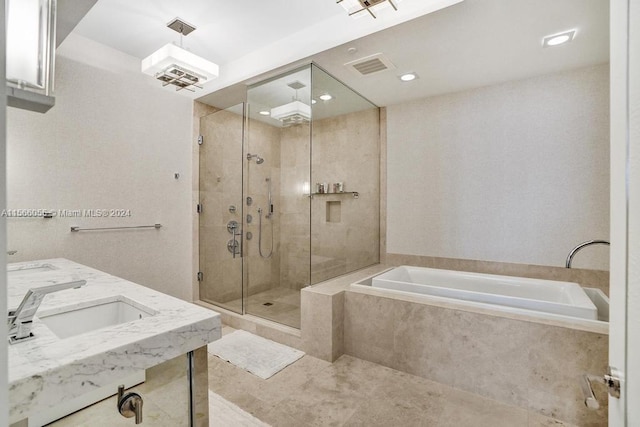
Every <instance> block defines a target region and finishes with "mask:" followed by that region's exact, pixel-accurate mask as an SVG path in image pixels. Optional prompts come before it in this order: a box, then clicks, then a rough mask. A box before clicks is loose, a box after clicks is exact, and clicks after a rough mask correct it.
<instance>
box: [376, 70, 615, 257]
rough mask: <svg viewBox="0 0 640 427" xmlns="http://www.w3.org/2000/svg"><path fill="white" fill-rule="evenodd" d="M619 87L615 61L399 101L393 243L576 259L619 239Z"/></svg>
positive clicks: (391, 191) (392, 176)
mask: <svg viewBox="0 0 640 427" xmlns="http://www.w3.org/2000/svg"><path fill="white" fill-rule="evenodd" d="M608 96H609V78H608V65H607V64H603V65H599V66H594V67H588V68H583V69H578V70H574V71H568V72H563V73H558V74H552V75H546V76H540V77H536V78H531V79H526V80H521V81H514V82H508V83H504V84H499V85H495V86H489V87H484V88H479V89H474V90H470V91H465V92H460V93H454V94H448V95H443V96H437V97H431V98H426V99H422V100H419V101H415V102H410V103H404V104H399V105H392V106H389V107H388V108H387V125H388V148H387V150H388V180H387V186H388V187H387V192H388V209H387V214H388V222H387V229H388V231H387V239H388V243H387V252H389V253H401V254H412V255H425V256H437V257H448V258H463V259H475V260H488V261H502V262H514V263H524V264H539V265H554V266H564V260H565V257H566V256H567V253H568V252H569V250H570V249H571V248H572V247H573V246H574V245H576V244H577V243H579V242H581V241H584V240H588V239H594V238H604V239H607V238H608V237H609V211H608V209H609V100H608ZM574 266H576V267H586V268H595V269H606V268H608V248H607V247H604V246H602V247H593V248H588V249H585V250H583V251H582V253H581V254H580V255H578V256H576V258H575V262H574Z"/></svg>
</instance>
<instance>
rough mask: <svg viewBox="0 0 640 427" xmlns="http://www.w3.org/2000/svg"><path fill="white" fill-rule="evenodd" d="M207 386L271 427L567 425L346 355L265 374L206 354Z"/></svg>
mask: <svg viewBox="0 0 640 427" xmlns="http://www.w3.org/2000/svg"><path fill="white" fill-rule="evenodd" d="M232 330H233V329H231V328H228V327H225V328H224V331H223V332H224V333H228V332H229V331H232ZM209 388H210V389H211V390H212V391H213V392H215V393H217V394H219V395H220V396H222V397H223V398H224V399H227V400H229V401H230V402H232V403H234V404H236V405H238V406H239V407H240V408H242V409H244V410H245V411H247V412H249V413H251V414H252V415H254V416H255V417H257V418H258V419H260V420H262V421H264V422H266V423H268V424H270V425H272V426H292V427H293V426H295V427H300V426H368V427H373V426H402V427H408V426H455V427H465V426H473V427H483V426H487V427H500V426H505V427H518V426H524V427H534V426H535V427H543V426H544V427H547V426H558V427H559V426H569V424H562V423H560V422H558V421H555V420H553V419H551V418H547V417H544V416H541V415H538V414H534V413H529V412H528V411H526V410H524V409H521V408H517V407H513V406H508V405H504V404H501V403H499V402H496V401H493V400H490V399H485V398H482V397H480V396H477V395H474V394H471V393H467V392H464V391H461V390H457V389H454V388H451V387H448V386H445V385H442V384H438V383H435V382H432V381H428V380H426V379H424V378H420V377H416V376H413V375H409V374H405V373H403V372H399V371H395V370H393V369H389V368H386V367H384V366H381V365H377V364H375V363H371V362H367V361H364V360H361V359H357V358H354V357H351V356H347V355H344V356H342V357H341V358H339V359H338V360H337V361H336V362H334V363H333V364H332V363H329V362H325V361H323V360H320V359H316V358H314V357H311V356H308V355H306V356H304V357H303V358H302V359H300V360H298V361H297V362H296V363H294V364H293V365H291V366H288V367H287V368H285V369H284V370H282V371H280V372H279V373H277V374H276V375H274V376H273V377H271V378H269V379H268V380H262V379H260V378H258V377H256V376H254V375H252V374H250V373H248V372H246V371H244V370H242V369H239V368H236V367H235V366H233V365H231V364H229V363H227V362H224V361H222V360H220V359H218V358H217V357H215V356H212V355H210V356H209ZM212 417H214V418H213V419H215V415H214V414H212ZM214 422H215V421H214ZM212 425H214V424H212Z"/></svg>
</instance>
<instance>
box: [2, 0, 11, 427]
mask: <svg viewBox="0 0 640 427" xmlns="http://www.w3.org/2000/svg"><path fill="white" fill-rule="evenodd" d="M5 6H6V4H5V1H4V0H2V1H0V82H4V81H5V69H6V68H5V60H6V57H5V46H6V43H5V16H4V14H5V10H6V8H5ZM6 100H7V98H6V87H5V85H2V87H0V209H4V208H5V206H6V204H5V201H6V197H5V196H6V185H5V176H6V174H5V170H6V159H5V153H6V150H5V147H6V136H7V132H6V110H7V103H6ZM5 225H6V222H5V219H4V218H0V247H4V245H5V242H6V228H5ZM5 265H6V263H5V252H4V251H3V252H2V254H0V307H1V308H2V310H4V311H5V312H6V311H7V275H6V267H5ZM7 335H8V331H7V328H2V333H0V426H4V425H7V424H8V422H9V387H8V378H7V374H8V373H7V370H8V368H9V363H8V353H7V351H8V350H7Z"/></svg>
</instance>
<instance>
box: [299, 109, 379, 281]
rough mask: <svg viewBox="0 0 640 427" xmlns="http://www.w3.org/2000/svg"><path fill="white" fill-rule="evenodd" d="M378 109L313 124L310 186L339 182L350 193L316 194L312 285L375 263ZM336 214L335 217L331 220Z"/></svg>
mask: <svg viewBox="0 0 640 427" xmlns="http://www.w3.org/2000/svg"><path fill="white" fill-rule="evenodd" d="M379 134H380V125H379V110H378V109H377V108H372V109H367V110H363V111H359V112H356V113H350V114H344V115H341V116H337V117H332V118H328V119H324V120H315V121H314V122H313V137H312V140H313V163H312V171H313V173H312V175H313V181H314V182H313V183H311V184H312V187H313V185H315V183H316V182H326V183H329V184H330V185H331V184H332V183H335V182H343V183H344V189H345V191H347V192H349V191H357V192H358V193H359V198H357V199H355V198H354V197H353V196H351V195H350V194H343V195H340V194H335V195H334V194H328V195H323V196H314V198H313V201H312V215H311V218H312V219H311V220H312V225H311V232H312V235H311V244H312V253H313V256H312V258H311V272H312V273H311V282H312V283H318V282H321V281H323V280H327V279H329V278H331V277H335V276H338V275H340V274H345V273H347V272H349V271H353V270H357V269H359V268H363V267H366V266H368V265H371V264H375V263H377V262H378V261H379V242H380V179H379V176H380V136H379ZM336 210H339V217H337V218H331V214H332V212H335V211H336Z"/></svg>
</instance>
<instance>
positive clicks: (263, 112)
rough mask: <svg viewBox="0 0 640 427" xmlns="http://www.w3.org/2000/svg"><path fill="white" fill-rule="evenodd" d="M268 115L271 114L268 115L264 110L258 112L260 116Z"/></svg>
mask: <svg viewBox="0 0 640 427" xmlns="http://www.w3.org/2000/svg"><path fill="white" fill-rule="evenodd" d="M270 114H271V113H270V112H269V111H266V110H263V111H260V115H261V116H268V115H270Z"/></svg>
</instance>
